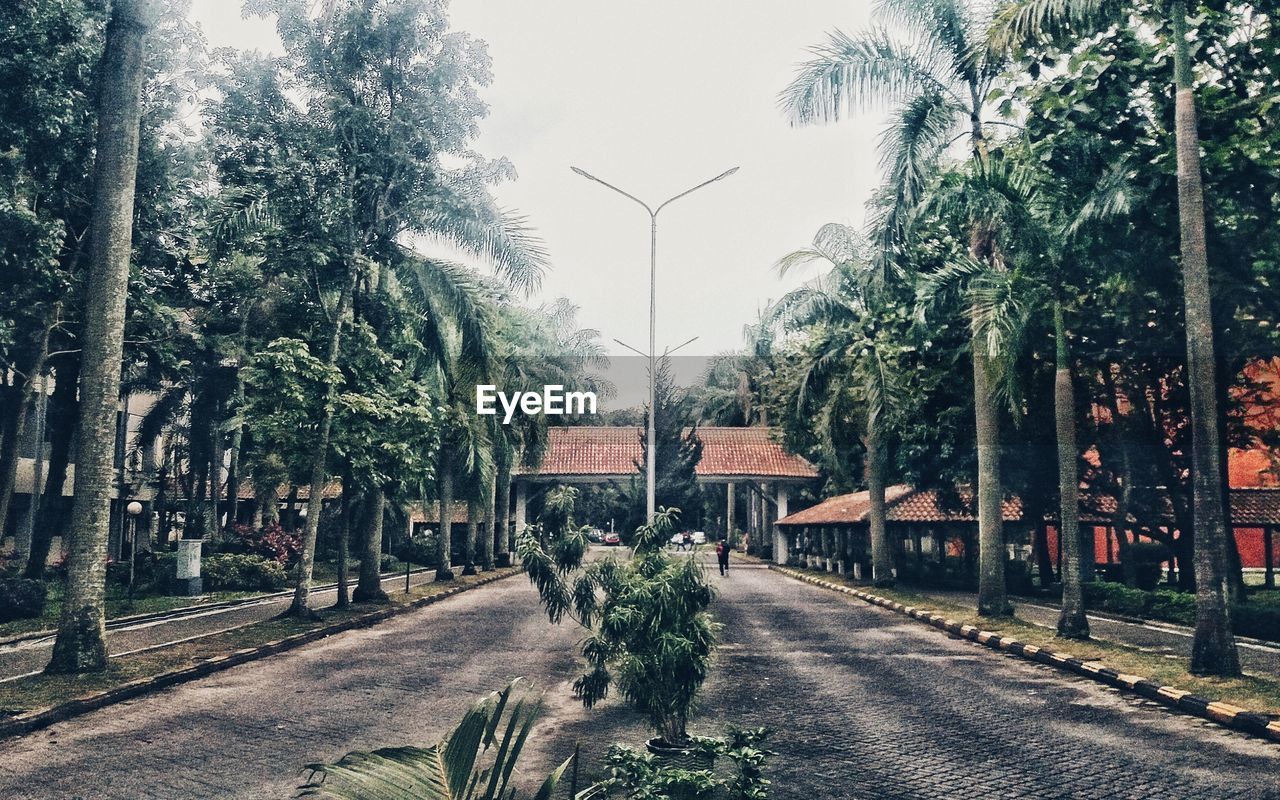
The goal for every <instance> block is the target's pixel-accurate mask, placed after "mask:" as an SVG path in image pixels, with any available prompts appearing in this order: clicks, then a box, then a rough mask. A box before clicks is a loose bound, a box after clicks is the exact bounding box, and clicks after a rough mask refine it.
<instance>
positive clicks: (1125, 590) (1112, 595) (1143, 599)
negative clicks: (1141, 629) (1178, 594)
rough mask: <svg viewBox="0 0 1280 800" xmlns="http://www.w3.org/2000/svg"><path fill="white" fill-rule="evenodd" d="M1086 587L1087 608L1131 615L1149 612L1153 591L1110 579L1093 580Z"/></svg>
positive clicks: (1085, 600) (1139, 615) (1085, 601)
mask: <svg viewBox="0 0 1280 800" xmlns="http://www.w3.org/2000/svg"><path fill="white" fill-rule="evenodd" d="M1083 589H1084V604H1085V607H1086V608H1089V609H1093V610H1095V611H1110V612H1111V613H1113V614H1123V615H1125V616H1129V617H1141V616H1143V615H1144V614H1146V613H1147V607H1148V604H1149V602H1150V600H1151V593H1150V592H1144V591H1142V590H1141V589H1130V588H1129V587H1128V586H1125V585H1124V584H1123V583H1111V582H1108V581H1091V582H1089V583H1086V584H1085V585H1084V587H1083Z"/></svg>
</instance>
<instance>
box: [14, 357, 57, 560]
mask: <svg viewBox="0 0 1280 800" xmlns="http://www.w3.org/2000/svg"><path fill="white" fill-rule="evenodd" d="M48 392H49V382H48V380H47V379H45V380H42V381H41V383H40V389H39V391H37V392H36V401H35V414H36V418H35V430H34V431H32V433H33V434H34V435H33V438H34V440H35V458H34V459H33V460H32V463H31V495H30V497H31V499H30V501H29V502H28V503H27V513H26V514H24V515H23V516H22V523H21V525H20V526H19V528H18V534H17V537H16V539H15V542H14V549H15V550H16V551H17V555H18V562H17V565H18V571H19V572H23V571H25V570H26V568H27V558H28V557H29V556H30V555H31V539H32V538H33V537H34V536H35V525H36V518H37V516H38V515H39V514H40V487H41V484H43V483H44V468H45V463H44V462H45V455H44V438H45V437H44V435H45V430H46V425H47V421H48V418H49V394H48Z"/></svg>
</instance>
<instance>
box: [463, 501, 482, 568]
mask: <svg viewBox="0 0 1280 800" xmlns="http://www.w3.org/2000/svg"><path fill="white" fill-rule="evenodd" d="M479 527H480V504H479V503H477V502H476V501H475V500H468V501H467V541H466V564H465V565H464V566H463V567H462V574H463V575H475V574H476V540H477V539H478V538H479Z"/></svg>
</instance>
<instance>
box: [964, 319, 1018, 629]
mask: <svg viewBox="0 0 1280 800" xmlns="http://www.w3.org/2000/svg"><path fill="white" fill-rule="evenodd" d="M972 342H973V409H974V420H975V423H976V425H977V432H978V492H977V494H978V614H980V615H982V616H1004V615H1006V614H1009V613H1010V612H1011V611H1012V609H1011V607H1010V606H1009V599H1008V595H1007V594H1006V591H1005V577H1004V562H1005V553H1004V516H1003V513H1002V509H1001V500H1002V499H1003V498H1002V494H1003V492H1002V490H1001V487H1000V410H999V408H998V407H997V406H998V401H997V399H996V394H995V389H994V387H993V386H992V385H991V379H992V376H991V371H992V369H993V368H994V367H993V365H992V363H991V362H992V358H991V356H990V355H989V354H988V352H987V342H986V339H985V337H983V336H982V335H981V334H980V333H979V332H978V330H977V320H976V317H975V320H974V331H973V338H972Z"/></svg>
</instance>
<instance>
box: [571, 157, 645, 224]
mask: <svg viewBox="0 0 1280 800" xmlns="http://www.w3.org/2000/svg"><path fill="white" fill-rule="evenodd" d="M569 169H571V170H573V171H574V172H575V173H577V174H578V175H581V176H582V177H584V178H586V179H587V180H589V181H595V182H596V183H598V184H600V185H601V186H606V187H608V188H610V189H612V190H614V191H615V192H617V193H618V194H620V195H622V196H623V197H625V198H627V199H628V200H631V201H632V202H635V203H638V204H639V205H640V207H641V208H643V209H644V210H645V213H647V214H648V215H649V216H650V217H655V216H657V214H658V212H657V211H654V210H653V209H652V208H650V207H649V204H648V203H646V202H645V201H643V200H641V199H640V198H639V197H636V196H635V195H634V194H631V193H630V192H624V191H623V190H621V189H619V188H618V187H617V186H614V185H613V184H612V183H609V182H608V181H602V180H600V179H599V178H597V177H596V176H595V175H592V174H591V173H590V172H587V171H586V170H584V169H578V168H577V167H569Z"/></svg>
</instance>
